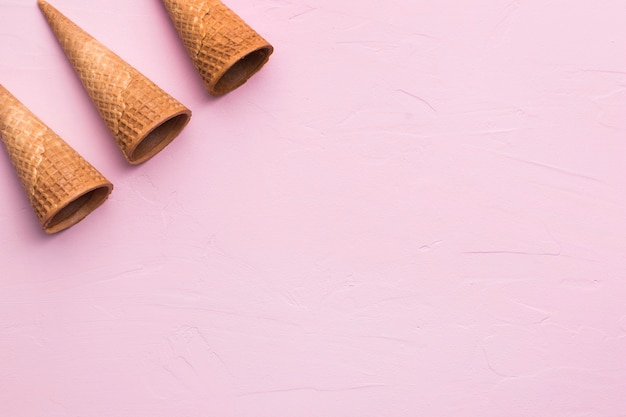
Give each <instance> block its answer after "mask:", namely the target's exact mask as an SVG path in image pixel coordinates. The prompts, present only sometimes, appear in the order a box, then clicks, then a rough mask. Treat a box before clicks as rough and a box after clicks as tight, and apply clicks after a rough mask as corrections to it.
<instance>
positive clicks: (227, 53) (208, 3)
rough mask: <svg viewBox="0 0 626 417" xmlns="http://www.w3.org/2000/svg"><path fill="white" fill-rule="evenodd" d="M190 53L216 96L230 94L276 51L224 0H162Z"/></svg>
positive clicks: (203, 78)
mask: <svg viewBox="0 0 626 417" xmlns="http://www.w3.org/2000/svg"><path fill="white" fill-rule="evenodd" d="M162 1H163V4H164V5H165V8H166V10H167V12H168V14H169V15H170V18H171V19H172V21H173V22H174V26H175V27H176V30H177V31H178V35H179V36H180V38H181V40H182V41H183V44H184V45H185V48H186V49H187V53H188V54H189V56H190V58H191V60H192V61H193V63H194V65H195V67H196V69H197V70H198V72H199V73H200V76H201V77H202V81H203V82H204V85H205V87H206V89H207V90H208V91H209V93H210V94H211V95H213V96H220V95H222V94H226V93H228V92H230V91H232V90H234V89H235V88H237V87H239V86H241V85H242V84H243V83H245V82H246V81H247V80H248V79H249V78H250V77H251V76H252V75H253V74H255V73H256V72H257V71H258V70H260V69H261V67H262V66H263V65H265V63H266V62H267V61H268V60H269V57H270V55H271V54H272V52H273V51H274V48H273V47H272V45H270V44H269V43H268V42H267V41H266V40H265V39H263V38H262V37H261V35H259V34H258V33H257V32H255V31H254V30H253V29H252V28H251V27H250V26H248V25H247V24H246V22H244V21H243V19H241V17H239V16H238V15H236V14H235V13H234V12H233V11H232V10H231V9H229V8H228V7H227V6H226V5H224V3H222V2H221V1H220V0H162Z"/></svg>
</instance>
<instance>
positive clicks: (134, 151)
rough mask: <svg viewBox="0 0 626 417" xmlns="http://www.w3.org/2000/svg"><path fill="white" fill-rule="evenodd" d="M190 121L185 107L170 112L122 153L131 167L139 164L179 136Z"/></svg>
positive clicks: (189, 115)
mask: <svg viewBox="0 0 626 417" xmlns="http://www.w3.org/2000/svg"><path fill="white" fill-rule="evenodd" d="M190 120H191V110H189V109H188V108H186V107H183V108H182V109H179V110H178V111H175V112H170V113H168V114H167V115H165V116H163V117H162V118H160V119H157V120H156V121H155V122H154V123H152V124H151V125H150V126H149V127H148V128H147V129H145V131H144V132H142V133H141V134H140V135H138V136H139V138H140V139H139V140H137V141H136V143H134V145H133V146H132V148H129V149H127V151H126V152H125V153H124V155H125V156H126V159H127V160H128V162H129V163H130V164H132V165H137V164H141V163H143V162H145V161H147V160H148V159H150V158H152V157H153V156H155V155H156V154H157V153H159V152H161V151H162V150H163V149H164V148H165V147H166V146H167V145H169V144H170V143H172V141H173V140H174V139H176V138H177V137H178V135H180V133H181V132H182V131H183V129H184V128H185V127H186V126H187V124H188V123H189V121H190Z"/></svg>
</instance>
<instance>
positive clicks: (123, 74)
mask: <svg viewBox="0 0 626 417" xmlns="http://www.w3.org/2000/svg"><path fill="white" fill-rule="evenodd" d="M38 3H39V8H40V9H41V11H42V12H43V14H44V16H45V18H46V20H47V21H48V24H49V25H50V27H51V28H52V31H53V32H54V34H55V36H56V38H57V40H58V41H59V44H60V45H61V47H62V48H63V51H64V52H65V55H66V56H67V58H68V59H69V61H70V62H71V64H72V66H73V67H74V70H75V71H76V73H77V74H78V76H79V78H80V80H81V82H82V84H83V86H84V87H85V89H86V90H87V92H88V94H89V96H90V97H91V100H92V101H93V102H94V104H95V105H96V107H97V108H98V111H99V113H100V115H101V116H102V118H103V119H104V121H105V122H106V124H107V126H108V127H109V130H110V131H111V133H112V135H113V137H114V138H115V141H116V142H117V144H118V146H119V147H120V149H121V150H122V153H123V154H124V156H125V157H126V159H127V160H128V162H130V163H131V164H138V163H141V162H144V161H146V160H147V159H149V158H151V157H152V156H154V155H155V154H157V153H158V152H159V151H161V150H162V149H163V148H164V147H165V146H167V145H168V144H169V143H170V142H171V141H172V140H174V138H176V136H178V134H179V133H180V132H181V131H182V130H183V128H184V127H185V126H186V125H187V123H188V122H189V119H190V118H191V111H190V110H189V109H188V108H186V107H185V106H183V105H182V104H181V103H179V102H178V101H177V100H176V99H174V98H173V97H171V96H170V95H169V94H167V93H166V92H165V91H163V90H162V89H161V88H159V87H158V86H157V85H156V84H155V83H153V82H152V81H150V80H149V79H148V78H146V77H145V76H144V75H143V74H141V73H140V72H139V71H137V70H136V69H135V68H133V67H132V66H131V65H130V64H128V63H127V62H125V61H124V60H123V59H122V58H120V57H119V56H118V55H116V54H115V53H113V52H112V51H111V50H110V49H108V48H107V47H106V46H104V45H103V44H102V43H100V42H99V41H97V40H96V39H94V38H93V37H92V36H91V35H89V34H88V33H86V32H85V31H84V30H82V29H81V28H79V27H78V26H77V25H76V24H75V23H73V22H72V21H71V20H69V19H68V18H67V17H65V16H64V15H63V14H61V13H60V12H59V11H58V10H57V9H55V8H54V7H52V6H51V5H50V4H48V3H46V2H45V1H44V0H39V1H38Z"/></svg>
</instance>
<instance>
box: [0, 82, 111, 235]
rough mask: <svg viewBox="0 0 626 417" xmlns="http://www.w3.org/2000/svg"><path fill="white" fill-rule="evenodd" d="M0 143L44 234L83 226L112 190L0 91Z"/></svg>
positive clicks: (59, 139)
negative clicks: (78, 224)
mask: <svg viewBox="0 0 626 417" xmlns="http://www.w3.org/2000/svg"><path fill="white" fill-rule="evenodd" d="M0 138H1V139H2V142H3V143H4V146H5V148H6V150H7V153H8V154H9V157H10V159H11V162H12V163H13V166H14V167H15V172H16V173H17V175H18V177H19V178H20V182H21V184H22V187H23V188H24V191H25V192H26V195H27V196H28V199H29V201H30V204H31V206H32V208H33V210H34V211H35V214H36V215H37V218H38V219H39V223H40V224H41V226H42V227H43V229H44V231H45V232H46V233H56V232H59V231H61V230H64V229H67V228H68V227H70V226H73V225H74V224H76V223H78V222H79V221H81V220H82V219H83V218H85V217H86V216H87V215H88V214H89V213H91V212H92V211H93V210H94V209H96V208H97V207H98V206H100V205H101V204H102V203H103V202H104V201H105V200H106V199H107V197H108V196H109V194H110V192H111V191H112V190H113V185H112V184H111V182H109V181H108V180H107V179H106V178H105V177H104V176H103V175H102V174H101V173H100V172H99V171H98V170H96V169H95V168H94V167H93V166H92V165H91V164H90V163H89V162H87V161H86V160H85V159H84V158H83V157H82V156H80V155H79V154H78V153H77V152H76V151H75V150H74V149H73V148H72V147H70V145H68V144H67V143H66V142H65V141H64V140H63V139H61V138H60V137H59V136H58V135H57V134H56V133H54V132H53V131H52V130H51V129H50V128H49V127H48V126H46V125H45V124H44V123H43V122H42V121H41V120H39V119H38V118H37V117H36V116H35V115H34V114H32V113H31V112H30V110H28V109H27V108H26V107H25V106H24V105H23V104H22V103H21V102H20V101H18V100H17V99H16V98H15V97H14V96H13V95H12V94H11V93H9V91H8V90H6V89H5V88H4V87H2V86H1V85H0Z"/></svg>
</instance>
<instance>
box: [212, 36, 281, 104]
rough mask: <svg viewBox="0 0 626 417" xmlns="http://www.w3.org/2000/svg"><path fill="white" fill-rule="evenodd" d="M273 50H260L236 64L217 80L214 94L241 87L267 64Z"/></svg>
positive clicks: (267, 48)
mask: <svg viewBox="0 0 626 417" xmlns="http://www.w3.org/2000/svg"><path fill="white" fill-rule="evenodd" d="M271 53H272V50H271V48H270V47H267V46H265V47H263V48H259V49H257V50H255V51H252V52H250V53H249V54H248V55H246V56H244V57H243V58H241V59H240V60H238V61H237V62H235V63H234V64H233V65H232V66H231V67H230V68H229V69H228V70H227V71H226V72H225V73H224V75H222V77H221V78H220V79H219V80H217V82H216V83H215V87H214V88H213V94H215V95H222V94H226V93H228V92H229V91H231V90H234V89H235V88H237V87H239V86H240V85H241V84H243V83H245V82H246V80H247V79H248V78H250V77H251V76H252V74H254V73H255V72H257V71H258V70H259V69H260V68H261V67H262V66H263V64H265V62H267V60H268V58H269V56H270V54H271Z"/></svg>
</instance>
